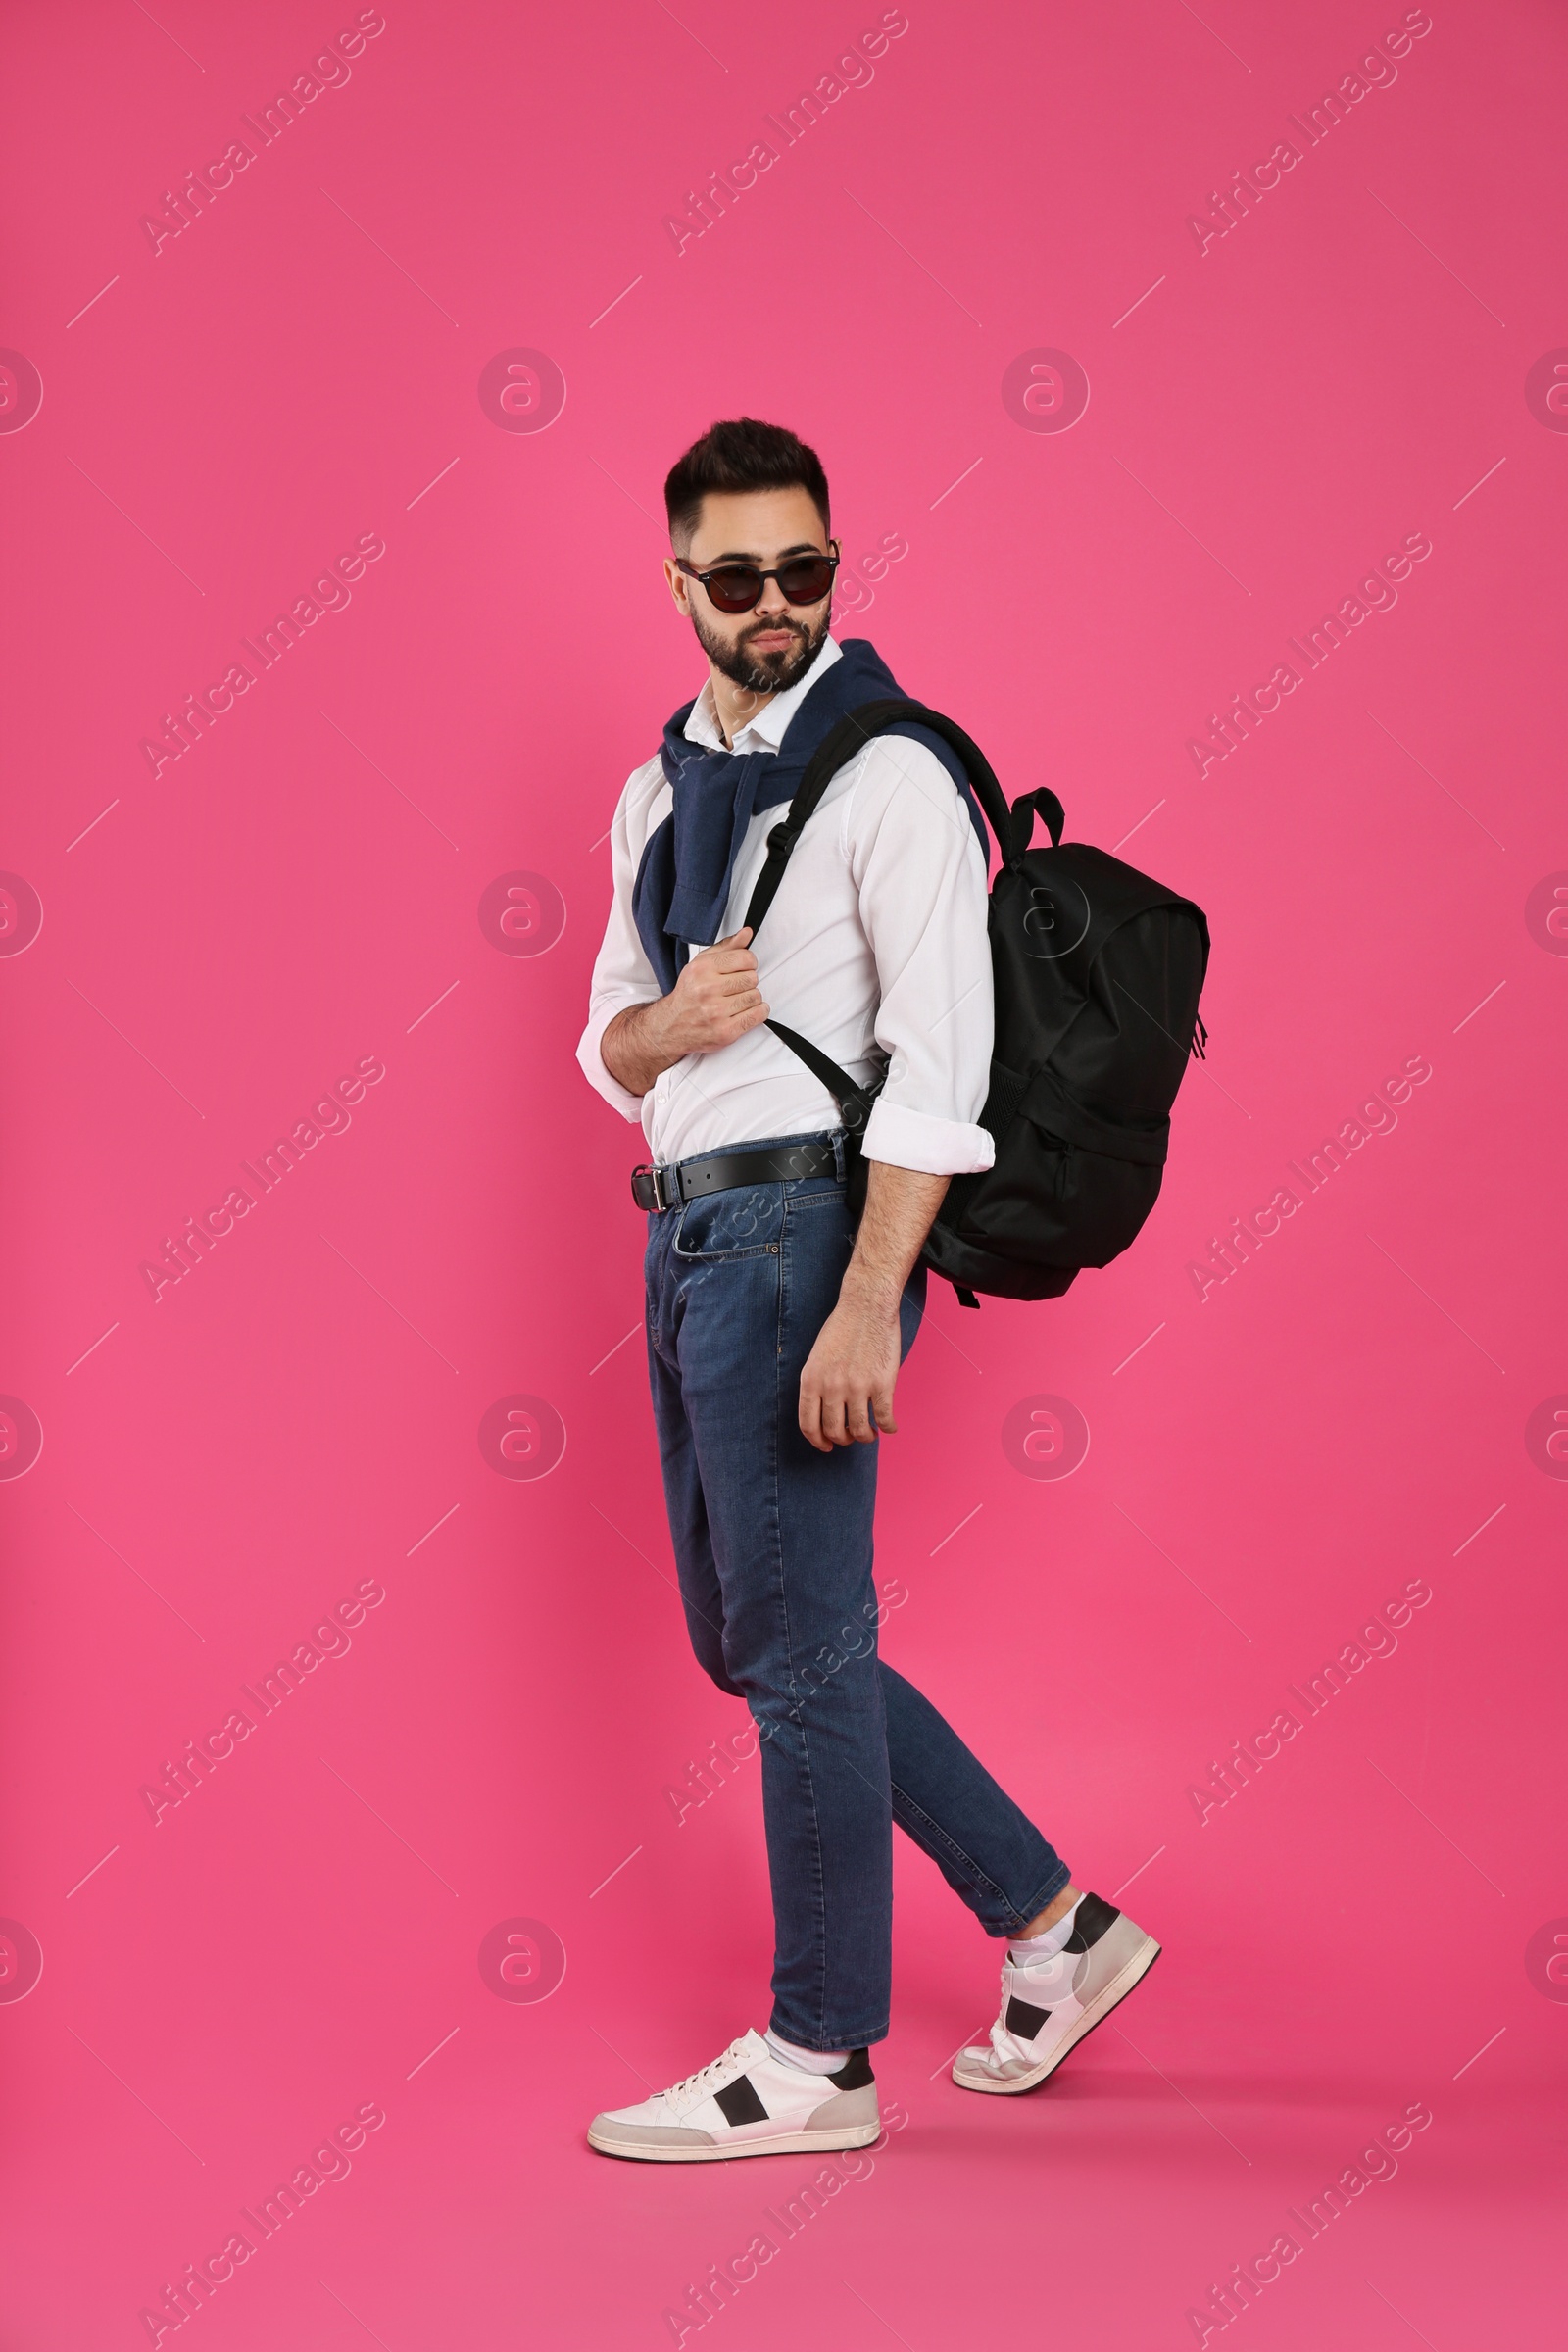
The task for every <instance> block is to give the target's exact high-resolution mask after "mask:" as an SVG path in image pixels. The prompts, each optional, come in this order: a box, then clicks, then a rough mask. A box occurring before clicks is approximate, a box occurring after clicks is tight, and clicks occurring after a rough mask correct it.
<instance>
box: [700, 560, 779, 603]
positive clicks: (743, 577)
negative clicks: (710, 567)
mask: <svg viewBox="0 0 1568 2352" xmlns="http://www.w3.org/2000/svg"><path fill="white" fill-rule="evenodd" d="M706 586H707V589H708V593H709V595H710V596H711V598H712V600H713V602H714V604H715V605H716V606H717V607H718V609H719V611H720V612H721V613H749V612H750V611H751V609H752V607H753V606H754V605H755V604H756V602H757V600H758V598H759V597H760V595H761V593H762V575H761V573H760V571H757V570H754V569H753V567H752V565H751V564H720V565H719V567H718V569H717V570H716V571H711V572H710V573H709V574H708V576H707V581H706ZM785 594H786V595H788V594H789V591H788V589H786V590H785Z"/></svg>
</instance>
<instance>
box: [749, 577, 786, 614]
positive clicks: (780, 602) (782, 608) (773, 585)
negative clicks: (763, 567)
mask: <svg viewBox="0 0 1568 2352" xmlns="http://www.w3.org/2000/svg"><path fill="white" fill-rule="evenodd" d="M789 609H790V606H789V599H788V597H787V596H786V595H785V594H784V592H783V590H782V589H781V588H780V587H779V584H778V582H777V580H764V581H763V582H762V593H761V595H760V598H759V599H758V603H757V611H758V612H759V613H765V614H766V615H767V617H768V619H769V620H777V619H778V617H779V616H780V614H781V613H787V612H788V611H789Z"/></svg>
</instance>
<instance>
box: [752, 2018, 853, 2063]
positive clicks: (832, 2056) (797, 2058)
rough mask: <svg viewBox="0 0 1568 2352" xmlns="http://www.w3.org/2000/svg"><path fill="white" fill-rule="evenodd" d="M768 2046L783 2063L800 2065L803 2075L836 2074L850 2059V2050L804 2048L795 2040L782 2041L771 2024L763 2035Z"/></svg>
mask: <svg viewBox="0 0 1568 2352" xmlns="http://www.w3.org/2000/svg"><path fill="white" fill-rule="evenodd" d="M762 2039H763V2040H764V2041H765V2042H766V2044H767V2046H768V2048H769V2049H770V2050H771V2051H772V2053H773V2055H774V2057H775V2058H777V2059H778V2060H779V2062H780V2064H781V2065H784V2066H794V2067H798V2068H799V2069H800V2071H801V2073H802V2074H803V2075H836V2074H837V2073H838V2071H839V2068H840V2067H841V2066H844V2065H845V2064H847V2062H848V2060H849V2055H850V2053H849V2051H848V2050H803V2049H799V2048H798V2047H797V2046H796V2044H795V2043H794V2042H793V2041H782V2040H780V2038H779V2036H778V2035H777V2034H775V2033H774V2032H773V2029H772V2027H771V2026H769V2027H768V2029H767V2031H766V2033H765V2034H763V2035H762Z"/></svg>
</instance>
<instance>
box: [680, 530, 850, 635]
mask: <svg viewBox="0 0 1568 2352" xmlns="http://www.w3.org/2000/svg"><path fill="white" fill-rule="evenodd" d="M828 546H829V547H830V548H831V549H833V550H834V551H835V552H834V553H833V554H831V555H826V556H823V555H817V554H816V553H815V552H814V551H813V552H812V553H811V554H809V555H800V556H791V557H789V558H788V559H787V560H786V562H784V563H783V564H774V565H773V567H772V569H771V570H764V569H763V567H762V566H761V564H741V563H729V564H711V565H710V566H709V568H708V570H707V571H699V570H698V569H697V567H696V565H695V564H688V563H687V561H686V559H685V557H684V556H677V557H676V558H675V568H676V570H677V571H682V572H684V573H685V575H686V577H687V578H688V579H689V580H700V581H701V582H702V584H703V587H704V589H705V591H706V592H707V596H708V601H709V603H710V604H711V606H712V608H713V611H714V612H715V613H723V614H724V615H725V617H726V619H729V620H738V619H739V618H740V617H741V614H742V613H755V612H756V611H757V608H758V606H759V605H760V603H761V601H762V596H763V592H764V590H765V589H766V587H767V583H768V581H769V580H777V581H778V587H779V594H780V595H781V596H782V597H783V599H784V601H785V603H786V604H788V605H792V606H794V608H795V610H796V611H797V612H805V611H808V610H809V607H810V606H812V605H819V604H821V603H823V601H824V600H825V599H826V598H827V597H830V596H831V595H832V593H833V586H834V580H835V579H836V577H837V574H838V568H839V565H840V564H842V562H843V561H844V559H843V557H842V556H841V555H839V554H838V553H837V552H836V551H837V548H838V541H837V540H836V539H830V540H829V541H828ZM793 564H827V565H828V567H829V578H828V584H827V586H826V588H825V589H824V590H823V592H822V595H821V596H812V597H808V598H806V599H805V600H804V602H802V601H799V600H797V599H796V598H795V597H793V596H791V594H790V592H789V590H788V589H787V588H786V587H785V585H784V581H783V577H782V574H783V573H784V572H786V571H788V570H789V569H790V568H791V566H792V565H793ZM721 571H751V572H755V573H756V574H757V575H758V589H757V594H756V595H755V596H754V597H753V599H752V601H751V603H750V604H749V605H740V606H730V605H721V604H720V603H719V601H718V599H717V597H716V596H714V594H713V591H712V589H711V587H710V586H709V582H710V581H711V580H713V579H716V578H717V576H718V574H719V573H720V572H721Z"/></svg>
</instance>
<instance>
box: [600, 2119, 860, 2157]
mask: <svg viewBox="0 0 1568 2352" xmlns="http://www.w3.org/2000/svg"><path fill="white" fill-rule="evenodd" d="M882 2131H883V2127H882V2125H881V2123H880V2122H878V2123H875V2124H855V2125H852V2126H850V2127H848V2128H846V2129H845V2130H844V2131H787V2132H784V2133H782V2134H781V2135H780V2136H779V2137H778V2138H777V2139H743V2140H738V2141H736V2142H734V2143H733V2144H725V2145H719V2144H718V2143H716V2142H715V2144H714V2145H713V2146H712V2147H710V2148H694V2147H692V2146H690V2145H687V2146H680V2145H676V2146H673V2147H671V2146H670V2145H669V2144H668V2143H667V2142H665V2143H664V2144H662V2145H661V2144H660V2143H659V2142H657V2141H655V2142H652V2143H650V2142H648V2141H642V2142H638V2141H636V2140H623V2139H609V2138H607V2137H605V2136H604V2135H603V2134H602V2133H600V2132H597V2131H592V2130H590V2131H589V2133H588V2145H589V2146H590V2147H591V2148H597V2149H598V2151H599V2153H600V2155H601V2156H629V2157H630V2158H631V2159H632V2160H633V2162H634V2163H639V2164H728V2163H730V2162H731V2161H732V2160H733V2159H734V2158H735V2157H737V2156H809V2155H810V2154H811V2152H812V2151H813V2149H820V2148H868V2147H870V2146H871V2145H872V2143H873V2142H874V2141H876V2140H879V2139H880V2138H881V2136H882Z"/></svg>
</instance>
